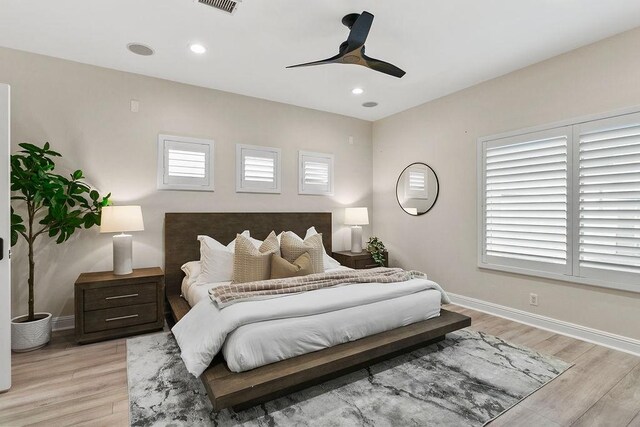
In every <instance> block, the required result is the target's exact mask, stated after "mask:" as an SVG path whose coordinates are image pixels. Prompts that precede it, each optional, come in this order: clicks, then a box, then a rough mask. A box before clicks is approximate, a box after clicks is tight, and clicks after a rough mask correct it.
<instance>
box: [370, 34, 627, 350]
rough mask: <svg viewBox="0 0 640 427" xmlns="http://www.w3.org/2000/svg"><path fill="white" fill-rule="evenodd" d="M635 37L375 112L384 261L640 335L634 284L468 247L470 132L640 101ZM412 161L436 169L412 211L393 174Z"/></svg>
mask: <svg viewBox="0 0 640 427" xmlns="http://www.w3.org/2000/svg"><path fill="white" fill-rule="evenodd" d="M638 46H640V29H636V30H632V31H630V32H627V33H623V34H621V35H618V36H615V37H613V38H610V39H607V40H604V41H602V42H599V43H596V44H594V45H591V46H587V47H584V48H581V49H578V50H575V51H573V52H570V53H567V54H564V55H562V56H559V57H556V58H553V59H550V60H548V61H545V62H542V63H539V64H536V65H533V66H530V67H527V68H525V69H522V70H519V71H516V72H514V73H511V74H508V75H506V76H503V77H500V78H497V79H494V80H491V81H488V82H485V83H482V84H480V85H477V86H474V87H471V88H469V89H466V90H463V91H461V92H458V93H455V94H452V95H450V96H447V97H444V98H441V99H438V100H435V101H432V102H429V103H426V104H423V105H421V106H419V107H416V108H413V109H411V110H408V111H405V112H402V113H399V114H397V115H395V116H392V117H389V118H386V119H383V120H380V121H378V122H375V123H374V126H373V141H374V154H373V168H374V174H373V176H374V178H373V188H374V196H373V204H374V214H375V223H374V234H376V235H377V236H379V237H380V238H382V240H383V241H384V242H385V243H386V245H387V247H388V248H389V251H390V257H391V262H392V264H395V265H401V266H403V267H411V268H417V269H421V270H424V271H425V272H427V273H428V274H429V275H430V277H431V278H432V279H434V280H435V281H437V282H439V283H440V284H442V285H443V286H444V287H445V289H447V290H449V291H451V292H454V293H457V294H461V295H465V296H469V297H473V298H478V299H481V300H485V301H490V302H493V303H496V304H501V305H505V306H508V307H514V308H517V309H521V310H525V311H530V312H534V313H538V314H541V315H544V316H550V317H553V318H556V319H561V320H565V321H569V322H573V323H577V324H580V325H584V326H588V327H592V328H596V329H601V330H604V331H609V332H612V333H616V334H620V335H625V336H629V337H632V338H636V339H640V328H639V327H638V324H639V321H640V294H637V293H628V292H618V291H612V290H606V289H603V288H597V287H590V286H584V285H576V284H570V283H566V282H558V281H552V280H543V279H535V278H531V277H526V276H521V275H515V274H507V273H500V272H495V271H488V270H480V269H478V267H477V253H476V242H477V229H476V227H477V224H476V200H477V199H476V197H477V196H476V192H477V187H476V184H477V180H476V144H477V139H478V138H479V137H482V136H487V135H492V134H497V133H501V132H505V131H510V130H517V129H521V128H525V127H530V126H535V125H541V124H545V123H551V122H555V121H559V120H564V119H569V118H572V117H578V116H584V115H588V114H592V113H600V112H607V111H611V110H615V109H620V108H624V107H630V106H640V71H639V70H640V50H638ZM470 66H473V65H472V64H470ZM416 161H423V162H425V163H427V164H429V165H430V166H431V167H432V168H433V169H434V170H435V171H436V173H437V174H438V177H439V180H440V191H441V192H440V196H439V198H438V201H437V203H436V205H435V206H434V208H433V209H432V210H431V211H430V212H429V213H428V214H426V215H424V216H421V217H417V218H413V217H410V216H409V215H407V214H405V213H404V212H403V211H402V210H401V209H400V208H399V207H398V205H397V203H396V200H395V184H396V179H397V177H398V174H399V173H400V172H401V171H402V169H403V168H404V167H405V166H407V165H408V164H409V163H412V162H416ZM530 292H534V293H537V294H538V295H539V300H540V304H539V306H538V307H532V306H530V305H529V304H528V296H529V293H530Z"/></svg>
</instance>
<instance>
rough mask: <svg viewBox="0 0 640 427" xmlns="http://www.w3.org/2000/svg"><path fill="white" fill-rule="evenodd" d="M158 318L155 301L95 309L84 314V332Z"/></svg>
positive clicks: (153, 320)
mask: <svg viewBox="0 0 640 427" xmlns="http://www.w3.org/2000/svg"><path fill="white" fill-rule="evenodd" d="M157 319H158V307H157V305H156V303H155V302H154V303H151V304H139V305H128V306H126V307H116V308H108V309H106V310H95V311H91V312H88V313H85V315H84V330H85V332H89V333H90V332H98V331H105V330H108V329H117V328H122V327H125V326H133V325H142V324H144V323H153V322H155V321H156V320H157Z"/></svg>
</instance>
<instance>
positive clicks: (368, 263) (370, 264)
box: [353, 258, 380, 270]
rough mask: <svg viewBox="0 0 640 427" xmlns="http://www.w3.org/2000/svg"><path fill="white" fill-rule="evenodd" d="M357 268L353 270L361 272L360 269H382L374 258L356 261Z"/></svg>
mask: <svg viewBox="0 0 640 427" xmlns="http://www.w3.org/2000/svg"><path fill="white" fill-rule="evenodd" d="M354 264H355V266H354V267H353V268H355V269H357V270H359V269H364V268H374V267H380V266H379V265H378V263H376V262H375V261H374V260H373V258H368V259H357V260H355V263H354Z"/></svg>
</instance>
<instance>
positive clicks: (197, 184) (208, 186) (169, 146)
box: [158, 135, 213, 191]
mask: <svg viewBox="0 0 640 427" xmlns="http://www.w3.org/2000/svg"><path fill="white" fill-rule="evenodd" d="M159 155H160V156H161V158H160V163H159V164H160V165H161V170H160V172H159V177H158V180H159V181H158V187H159V188H160V189H167V190H203V191H213V176H212V175H213V174H212V170H213V141H209V140H197V139H194V138H185V137H173V136H168V135H160V137H159Z"/></svg>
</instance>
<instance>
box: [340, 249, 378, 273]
mask: <svg viewBox="0 0 640 427" xmlns="http://www.w3.org/2000/svg"><path fill="white" fill-rule="evenodd" d="M331 256H332V257H333V258H335V259H336V260H337V261H338V262H339V263H340V264H342V265H344V266H345V267H351V268H355V269H356V270H360V269H363V268H374V267H380V266H379V265H378V264H377V263H376V262H375V261H374V260H373V258H372V257H371V254H370V253H369V252H367V251H362V252H360V253H359V254H354V253H353V252H350V251H340V252H334V253H333V255H331ZM384 266H385V267H389V252H386V251H385V253H384Z"/></svg>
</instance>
